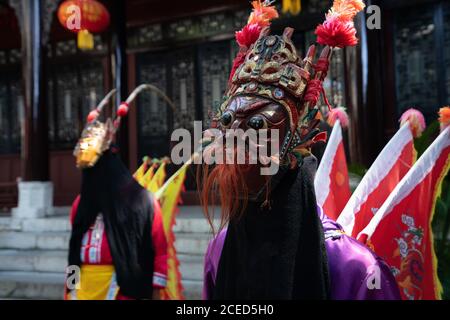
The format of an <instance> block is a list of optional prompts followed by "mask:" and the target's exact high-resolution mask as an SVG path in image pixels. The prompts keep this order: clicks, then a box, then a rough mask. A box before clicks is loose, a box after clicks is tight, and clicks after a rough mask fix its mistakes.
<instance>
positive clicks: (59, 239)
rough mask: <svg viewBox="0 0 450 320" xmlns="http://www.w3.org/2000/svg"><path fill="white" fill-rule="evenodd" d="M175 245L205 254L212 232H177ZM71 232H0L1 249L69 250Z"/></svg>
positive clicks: (184, 249) (183, 250)
mask: <svg viewBox="0 0 450 320" xmlns="http://www.w3.org/2000/svg"><path fill="white" fill-rule="evenodd" d="M175 238H176V241H175V247H176V249H177V252H179V253H180V254H196V255H204V254H205V252H206V248H207V246H208V243H209V241H210V240H211V238H212V235H211V234H207V233H205V234H203V233H177V234H175ZM69 239H70V233H69V232H16V231H3V232H0V249H23V250H26V249H47V250H67V248H68V244H69Z"/></svg>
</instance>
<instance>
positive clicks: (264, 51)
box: [215, 28, 315, 160]
mask: <svg viewBox="0 0 450 320" xmlns="http://www.w3.org/2000/svg"><path fill="white" fill-rule="evenodd" d="M292 33H293V29H292V28H286V29H285V30H284V32H283V35H282V36H278V35H269V28H266V29H264V30H263V31H262V32H261V34H260V36H259V38H258V40H257V41H256V42H255V43H254V44H253V45H252V46H251V47H250V48H249V50H248V51H247V53H246V55H245V59H244V61H243V63H242V64H241V65H240V66H239V67H238V68H237V69H236V72H235V73H234V75H233V77H232V78H231V83H230V86H229V89H228V92H227V94H226V97H227V98H226V100H225V102H224V103H223V104H222V106H221V108H220V110H219V114H218V115H217V117H216V119H215V120H216V122H217V123H218V126H219V128H221V129H226V128H238V127H239V128H241V129H244V130H245V129H246V128H247V129H248V128H253V129H255V130H258V129H269V131H270V129H275V128H276V129H278V130H279V136H280V139H281V140H280V141H279V145H280V159H281V160H283V159H285V156H286V155H287V154H288V153H289V152H290V151H292V150H293V149H294V148H295V147H297V146H298V145H299V144H301V143H302V142H304V139H302V138H310V136H307V135H306V134H305V132H303V133H302V132H301V131H300V130H299V128H301V127H302V126H304V123H306V124H309V123H308V120H309V118H311V113H310V111H311V110H310V107H308V105H307V103H306V102H305V101H304V100H303V96H304V94H305V91H306V89H307V85H308V82H309V80H310V78H311V70H312V60H313V58H314V54H315V47H314V46H311V48H310V49H309V51H308V53H307V55H306V58H305V59H303V60H300V58H299V56H298V55H297V52H296V49H295V46H294V44H293V43H292V40H291V36H292ZM313 113H314V112H313ZM314 115H315V113H314Z"/></svg>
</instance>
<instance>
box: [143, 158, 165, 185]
mask: <svg viewBox="0 0 450 320" xmlns="http://www.w3.org/2000/svg"><path fill="white" fill-rule="evenodd" d="M165 179H166V163H165V162H163V163H161V165H160V166H159V168H158V170H156V173H155V174H154V176H153V178H152V180H151V181H150V183H149V184H148V186H147V190H149V191H150V192H152V193H155V192H156V191H158V190H159V188H161V187H162V185H163V183H164V180H165Z"/></svg>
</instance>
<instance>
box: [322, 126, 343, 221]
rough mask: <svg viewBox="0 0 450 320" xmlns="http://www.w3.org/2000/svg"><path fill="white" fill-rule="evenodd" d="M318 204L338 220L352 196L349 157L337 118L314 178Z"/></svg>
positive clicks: (328, 214) (332, 217)
mask: <svg viewBox="0 0 450 320" xmlns="http://www.w3.org/2000/svg"><path fill="white" fill-rule="evenodd" d="M314 188H315V191H316V197H317V204H318V205H320V206H321V207H322V208H323V210H324V212H325V213H326V214H327V216H329V217H330V218H331V219H334V220H336V219H337V218H338V216H339V214H340V213H341V211H342V209H344V206H345V204H346V203H347V201H348V199H349V198H350V195H351V192H350V184H349V180H348V169H347V159H346V157H345V149H344V141H343V139H342V128H341V124H340V121H339V120H337V121H336V123H335V124H334V126H333V131H332V132H331V135H330V139H329V140H328V143H327V147H326V149H325V152H324V154H323V157H322V160H321V161H320V165H319V168H318V169H317V173H316V177H315V179H314Z"/></svg>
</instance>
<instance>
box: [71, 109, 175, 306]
mask: <svg viewBox="0 0 450 320" xmlns="http://www.w3.org/2000/svg"><path fill="white" fill-rule="evenodd" d="M125 111H126V105H124V104H122V105H121V107H120V108H119V110H118V118H117V119H116V120H115V122H114V124H113V123H112V122H111V120H110V119H108V121H107V122H106V123H102V122H100V121H99V120H98V119H97V117H98V114H99V112H98V110H95V111H93V112H91V114H90V116H89V117H90V118H89V119H88V124H87V126H86V128H85V129H84V131H83V133H82V136H81V138H80V140H79V142H78V144H77V147H76V149H75V156H76V160H77V166H78V167H79V168H80V169H82V185H81V194H80V196H78V198H77V199H76V200H75V202H74V204H73V207H72V212H71V222H72V235H71V239H70V247H69V266H78V267H80V270H81V277H80V283H79V288H78V289H75V290H73V289H74V288H73V287H71V288H69V287H67V288H66V293H67V295H66V298H67V299H79V300H104V299H108V300H114V299H117V300H123V299H152V298H154V299H158V298H159V290H160V289H161V288H164V287H165V285H166V276H167V243H166V238H165V235H164V230H163V226H162V217H161V210H160V207H159V205H158V202H157V201H156V200H155V199H154V198H153V197H152V195H151V194H150V193H149V192H148V191H146V190H145V189H144V188H142V187H141V186H140V185H139V183H138V182H137V181H135V179H134V178H133V176H132V175H131V173H130V172H129V171H128V169H127V168H126V167H125V165H124V164H123V163H122V161H121V160H120V158H119V155H118V153H117V152H118V149H117V148H116V147H113V146H111V141H112V139H113V136H114V133H115V131H116V128H117V126H118V124H119V123H120V117H122V116H124V115H125V114H126V112H125ZM67 285H69V283H68V284H67ZM71 289H72V290H71Z"/></svg>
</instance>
